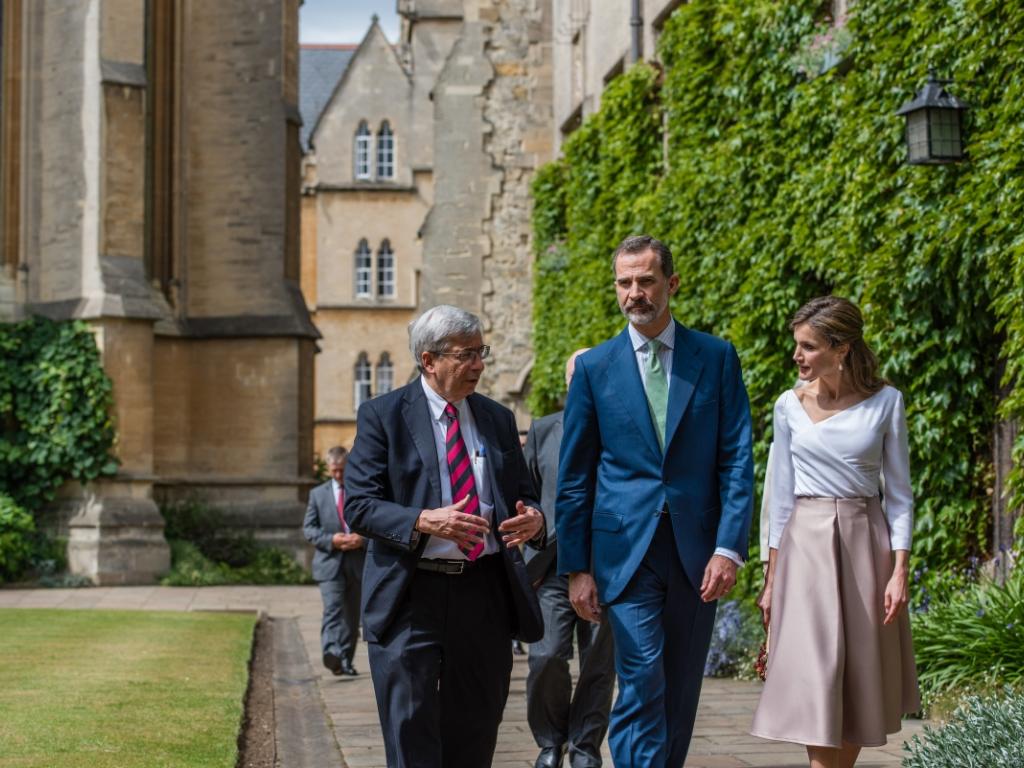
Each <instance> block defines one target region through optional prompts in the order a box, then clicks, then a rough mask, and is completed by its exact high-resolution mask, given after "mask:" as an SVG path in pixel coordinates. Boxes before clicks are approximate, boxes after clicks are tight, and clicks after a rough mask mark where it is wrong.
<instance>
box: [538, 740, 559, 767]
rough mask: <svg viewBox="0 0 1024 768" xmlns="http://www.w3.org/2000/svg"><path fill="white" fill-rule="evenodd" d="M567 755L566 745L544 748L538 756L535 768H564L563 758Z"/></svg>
mask: <svg viewBox="0 0 1024 768" xmlns="http://www.w3.org/2000/svg"><path fill="white" fill-rule="evenodd" d="M564 755H565V744H562V745H561V746H558V747H544V749H542V750H541V751H540V754H539V755H537V762H536V763H534V764H533V768H562V757H563V756H564Z"/></svg>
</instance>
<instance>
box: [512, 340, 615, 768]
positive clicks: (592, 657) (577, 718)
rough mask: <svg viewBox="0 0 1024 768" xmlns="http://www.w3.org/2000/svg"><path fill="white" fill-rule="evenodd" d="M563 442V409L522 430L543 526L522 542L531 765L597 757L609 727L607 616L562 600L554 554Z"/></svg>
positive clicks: (562, 582)
mask: <svg viewBox="0 0 1024 768" xmlns="http://www.w3.org/2000/svg"><path fill="white" fill-rule="evenodd" d="M585 351H586V350H585V349H580V350H577V351H576V352H574V353H573V354H572V356H570V357H569V360H568V362H566V364H565V384H566V387H568V386H569V381H570V380H571V379H572V372H573V368H574V366H575V363H576V356H577V355H579V354H581V353H583V352H585ZM561 442H562V411H558V412H557V413H552V414H549V415H547V416H544V417H542V418H540V419H537V420H536V421H534V422H533V425H532V426H531V427H530V432H529V434H528V435H527V436H526V445H525V446H524V450H525V452H526V465H527V467H528V468H529V470H530V473H531V474H532V475H533V482H534V484H535V485H536V486H537V490H538V491H540V499H541V508H542V509H543V510H544V516H545V518H546V523H547V525H546V527H547V532H548V540H547V547H546V548H545V549H542V550H538V551H533V550H529V549H527V554H526V560H527V563H526V570H527V573H528V574H529V575H530V580H531V581H532V582H533V583H534V584H535V585H538V587H537V597H538V598H539V599H540V608H541V612H542V613H543V616H544V627H545V632H544V637H543V638H542V639H541V640H540V641H539V642H536V643H532V644H531V645H530V671H529V674H528V675H527V677H526V719H527V722H529V724H530V730H531V731H532V732H533V738H534V740H535V741H536V742H537V746H539V747H540V748H541V751H540V754H539V755H538V756H537V762H536V763H535V764H534V768H558V766H561V765H562V759H563V756H564V755H565V753H566V750H568V753H569V765H570V766H572V768H597V767H598V766H600V765H601V742H602V741H604V734H605V732H606V731H607V730H608V712H609V710H610V709H611V703H612V688H613V686H614V684H615V665H614V659H613V656H614V649H613V646H612V634H611V629H610V627H609V625H608V622H602V623H600V624H598V625H597V626H595V625H594V624H591V623H590V622H588V621H584V620H583V619H581V618H580V617H579V616H577V615H576V611H575V610H574V609H573V607H572V604H571V603H570V602H569V579H568V577H566V576H559V575H558V573H557V568H556V567H555V566H556V562H555V552H556V547H555V515H556V510H555V495H556V493H555V492H556V490H557V483H558V449H559V445H560V444H561ZM573 634H575V635H576V644H577V646H578V648H579V659H580V676H579V680H578V681H577V683H576V690H575V691H573V688H572V678H571V676H570V674H569V659H570V658H571V657H572V638H573Z"/></svg>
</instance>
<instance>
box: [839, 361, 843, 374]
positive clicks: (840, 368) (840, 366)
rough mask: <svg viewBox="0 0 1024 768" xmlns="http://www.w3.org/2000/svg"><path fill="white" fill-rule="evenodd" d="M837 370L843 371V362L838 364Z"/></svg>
mask: <svg viewBox="0 0 1024 768" xmlns="http://www.w3.org/2000/svg"><path fill="white" fill-rule="evenodd" d="M839 372H840V373H842V372H843V364H842V363H840V364H839Z"/></svg>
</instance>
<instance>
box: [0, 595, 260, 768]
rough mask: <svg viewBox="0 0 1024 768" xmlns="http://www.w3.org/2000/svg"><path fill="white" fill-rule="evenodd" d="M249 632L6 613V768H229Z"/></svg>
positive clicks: (190, 616)
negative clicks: (171, 767)
mask: <svg viewBox="0 0 1024 768" xmlns="http://www.w3.org/2000/svg"><path fill="white" fill-rule="evenodd" d="M254 623H255V617H254V616H248V615H241V614H212V613H142V612H135V611H64V610H31V609H25V610H19V609H13V610H0V767H2V768H14V767H15V766H16V767H17V768H29V767H32V768H36V767H38V768H51V766H59V767H60V768H78V767H79V766H81V767H82V768H136V767H138V768H159V767H161V766H168V768H170V766H174V768H185V767H187V768H205V767H206V766H210V768H213V767H214V766H216V768H233V767H234V765H235V757H236V743H235V741H236V738H237V736H238V728H239V724H240V722H241V717H242V699H243V696H244V695H245V687H246V681H247V675H248V670H247V663H248V659H249V649H250V645H251V642H252V630H253V625H254Z"/></svg>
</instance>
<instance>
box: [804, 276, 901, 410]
mask: <svg viewBox="0 0 1024 768" xmlns="http://www.w3.org/2000/svg"><path fill="white" fill-rule="evenodd" d="M804 323H807V325H809V326H810V327H811V328H813V329H814V330H815V331H817V332H818V333H819V334H821V336H822V337H823V338H824V339H825V340H826V341H827V342H828V344H829V346H830V347H838V346H839V345H840V344H849V345H850V351H849V352H847V354H846V358H845V359H844V360H843V368H844V369H845V370H844V372H845V373H847V374H848V376H849V380H850V383H851V384H852V385H853V388H854V389H855V390H857V391H858V392H860V393H861V394H863V395H872V394H874V393H875V392H877V391H878V390H880V389H881V388H882V387H884V386H885V385H886V384H887V383H888V382H886V380H885V379H883V378H882V377H881V376H880V375H879V373H878V358H877V357H875V353H874V352H872V351H871V348H870V347H869V346H868V345H867V342H865V341H864V317H863V315H861V313H860V309H858V308H857V305H856V304H854V303H853V302H852V301H850V300H849V299H843V298H840V297H839V296H819V297H818V298H816V299H811V300H810V301H809V302H807V303H806V304H804V305H803V306H802V307H800V309H798V310H797V311H796V314H795V315H793V319H792V320H791V321H790V323H789V329H790V330H795V329H796V327H797V326H798V325H803V324H804Z"/></svg>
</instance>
